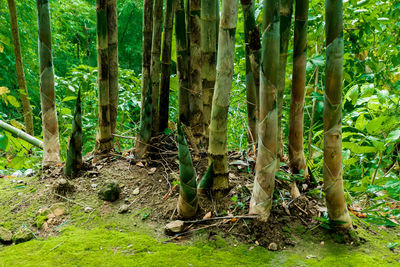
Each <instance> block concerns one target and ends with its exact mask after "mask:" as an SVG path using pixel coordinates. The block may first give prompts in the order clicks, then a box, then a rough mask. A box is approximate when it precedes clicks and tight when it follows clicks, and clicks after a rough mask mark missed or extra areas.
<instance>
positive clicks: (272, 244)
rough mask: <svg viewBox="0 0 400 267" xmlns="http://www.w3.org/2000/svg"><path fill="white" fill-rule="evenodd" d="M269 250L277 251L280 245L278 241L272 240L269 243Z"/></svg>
mask: <svg viewBox="0 0 400 267" xmlns="http://www.w3.org/2000/svg"><path fill="white" fill-rule="evenodd" d="M268 250H271V251H277V250H278V245H277V244H276V243H274V242H272V243H270V244H269V246H268Z"/></svg>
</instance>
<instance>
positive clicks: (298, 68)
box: [289, 0, 308, 174]
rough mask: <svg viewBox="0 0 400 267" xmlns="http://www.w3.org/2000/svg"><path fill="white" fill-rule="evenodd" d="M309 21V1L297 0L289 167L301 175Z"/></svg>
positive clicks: (304, 169)
mask: <svg viewBox="0 0 400 267" xmlns="http://www.w3.org/2000/svg"><path fill="white" fill-rule="evenodd" d="M307 20H308V0H297V1H296V8H295V19H294V49H293V78H292V95H291V98H290V123H289V166H290V168H291V170H292V173H299V172H300V171H301V170H303V171H304V172H305V173H306V172H307V169H306V160H305V157H304V150H303V139H304V96H305V86H306V56H307ZM305 173H304V174H305Z"/></svg>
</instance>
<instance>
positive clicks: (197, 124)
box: [189, 0, 204, 146]
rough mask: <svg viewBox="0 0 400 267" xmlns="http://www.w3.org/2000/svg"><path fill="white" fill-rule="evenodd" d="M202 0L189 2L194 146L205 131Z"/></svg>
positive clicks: (190, 103)
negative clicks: (202, 78)
mask: <svg viewBox="0 0 400 267" xmlns="http://www.w3.org/2000/svg"><path fill="white" fill-rule="evenodd" d="M200 3H201V0H189V11H190V13H189V33H190V39H189V49H190V63H189V64H190V65H189V75H190V79H189V84H190V85H189V109H190V127H191V129H192V133H193V136H194V142H196V144H194V145H195V146H198V145H199V144H200V143H201V141H202V140H201V139H202V136H203V131H204V130H203V129H204V121H203V94H202V83H201V65H202V55H201V33H200V29H201V20H200Z"/></svg>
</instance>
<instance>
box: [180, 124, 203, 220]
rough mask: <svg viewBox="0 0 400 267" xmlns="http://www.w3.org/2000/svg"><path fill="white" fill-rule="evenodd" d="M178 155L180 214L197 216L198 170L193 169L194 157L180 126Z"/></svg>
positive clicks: (188, 216)
mask: <svg viewBox="0 0 400 267" xmlns="http://www.w3.org/2000/svg"><path fill="white" fill-rule="evenodd" d="M177 142H178V153H179V178H180V182H181V183H180V190H179V198H178V214H179V215H180V216H182V217H184V218H190V217H193V216H194V215H196V212H197V208H198V198H197V185H196V170H195V169H194V167H193V162H192V157H191V156H190V151H189V148H188V145H187V142H186V139H185V136H184V133H183V131H182V128H181V126H180V125H179V126H178V137H177Z"/></svg>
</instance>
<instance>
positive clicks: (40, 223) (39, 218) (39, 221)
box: [34, 215, 47, 229]
mask: <svg viewBox="0 0 400 267" xmlns="http://www.w3.org/2000/svg"><path fill="white" fill-rule="evenodd" d="M46 220H47V215H39V216H36V217H35V220H34V222H35V226H36V227H37V228H38V229H40V228H42V226H43V224H44V223H45V222H46Z"/></svg>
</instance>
